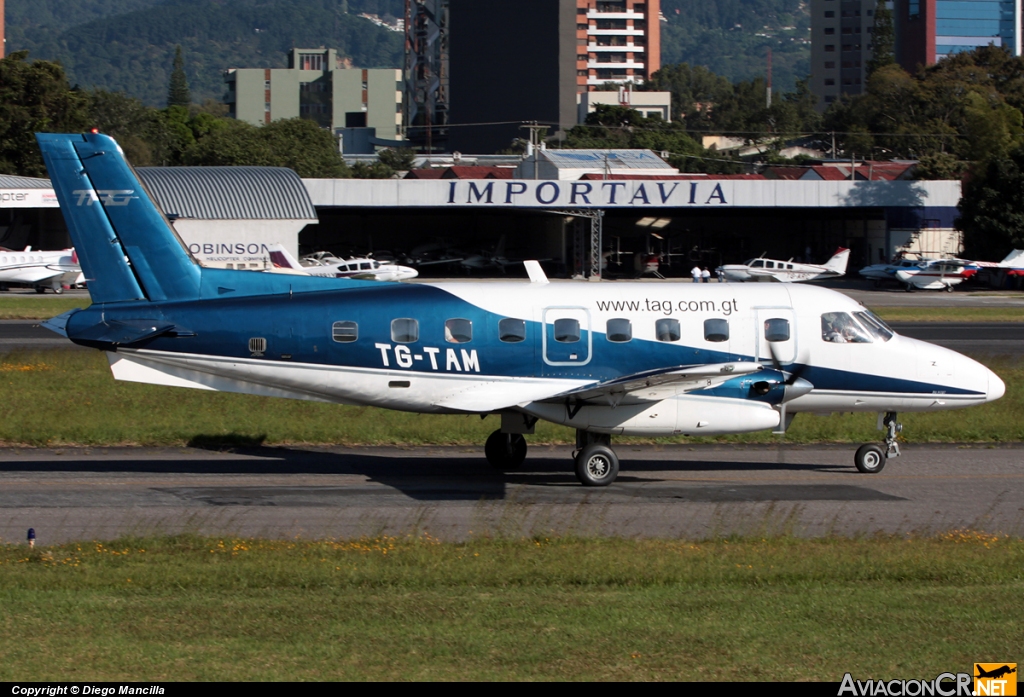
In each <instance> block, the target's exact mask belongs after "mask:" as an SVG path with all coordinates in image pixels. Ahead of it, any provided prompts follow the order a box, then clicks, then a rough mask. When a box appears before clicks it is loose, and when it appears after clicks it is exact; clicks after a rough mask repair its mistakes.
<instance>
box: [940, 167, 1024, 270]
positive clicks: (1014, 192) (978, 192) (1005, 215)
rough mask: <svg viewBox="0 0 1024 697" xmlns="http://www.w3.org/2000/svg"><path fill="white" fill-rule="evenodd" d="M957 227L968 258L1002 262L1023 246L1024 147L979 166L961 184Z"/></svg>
mask: <svg viewBox="0 0 1024 697" xmlns="http://www.w3.org/2000/svg"><path fill="white" fill-rule="evenodd" d="M959 208H960V217H959V218H957V219H956V223H955V224H956V227H957V229H959V230H962V231H963V233H964V247H965V251H964V253H965V254H966V255H967V256H968V257H969V258H971V259H1001V258H1002V257H1003V256H1005V255H1006V253H1007V252H1008V251H1009V250H1011V249H1020V248H1021V247H1024V147H1017V148H1015V149H1014V150H1012V151H1011V152H1010V153H1009V155H1008V156H1007V157H1005V158H995V159H992V160H989V161H988V162H986V163H984V164H982V165H979V166H978V168H976V170H975V171H974V172H973V173H972V175H971V176H969V177H967V179H966V180H965V181H964V184H963V198H961V199H960V206H959Z"/></svg>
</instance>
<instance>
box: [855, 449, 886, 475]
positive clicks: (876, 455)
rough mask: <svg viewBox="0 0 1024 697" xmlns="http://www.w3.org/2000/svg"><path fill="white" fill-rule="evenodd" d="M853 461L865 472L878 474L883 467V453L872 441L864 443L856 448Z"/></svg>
mask: <svg viewBox="0 0 1024 697" xmlns="http://www.w3.org/2000/svg"><path fill="white" fill-rule="evenodd" d="M853 463H854V464H855V465H857V469H859V470H860V471H861V472H863V473H865V474H878V473H879V472H881V471H882V468H883V467H885V453H884V452H883V451H882V449H881V448H880V447H878V446H877V445H875V444H874V443H866V444H865V445H862V446H860V447H859V448H857V454H856V455H854V456H853Z"/></svg>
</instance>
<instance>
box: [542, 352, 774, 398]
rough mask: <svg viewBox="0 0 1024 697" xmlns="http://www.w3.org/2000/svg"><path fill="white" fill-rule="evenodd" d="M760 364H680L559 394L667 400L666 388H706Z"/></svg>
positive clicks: (754, 369) (684, 389) (582, 396)
mask: <svg viewBox="0 0 1024 697" xmlns="http://www.w3.org/2000/svg"><path fill="white" fill-rule="evenodd" d="M763 369H764V366H762V365H761V364H760V363H743V362H741V363H710V364H704V365H690V366H676V367H674V368H664V369H659V370H650V371H646V372H643V373H635V374H633V375H626V376H624V377H621V378H615V379H614V380H608V381H607V382H602V383H599V384H597V385H588V386H585V387H581V388H579V389H576V390H571V391H569V392H563V393H561V394H559V395H557V396H556V397H557V398H559V399H561V398H566V397H574V398H576V399H577V400H579V401H593V400H603V401H607V402H608V403H609V404H612V405H615V404H619V403H621V402H622V401H623V399H624V398H625V397H627V396H628V397H630V398H631V399H630V400H629V401H658V400H662V399H665V398H666V396H669V395H667V394H666V391H665V389H662V388H670V389H671V391H672V392H689V391H690V390H703V389H707V388H709V387H715V386H717V385H720V384H722V383H723V382H726V381H727V380H731V379H732V378H734V377H736V376H738V375H748V374H750V373H756V372H758V371H760V370H763Z"/></svg>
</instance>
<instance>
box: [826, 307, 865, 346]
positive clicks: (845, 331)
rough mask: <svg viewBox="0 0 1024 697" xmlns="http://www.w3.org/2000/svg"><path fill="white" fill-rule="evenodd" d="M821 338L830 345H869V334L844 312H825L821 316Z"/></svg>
mask: <svg viewBox="0 0 1024 697" xmlns="http://www.w3.org/2000/svg"><path fill="white" fill-rule="evenodd" d="M821 338H822V339H824V340H825V341H827V342H829V343H832V344H870V343H871V342H872V338H871V334H869V333H868V332H866V331H864V328H863V327H861V326H860V324H859V323H858V322H857V320H855V319H854V318H853V317H851V316H850V315H849V314H847V313H845V312H826V313H825V314H823V315H822V316H821Z"/></svg>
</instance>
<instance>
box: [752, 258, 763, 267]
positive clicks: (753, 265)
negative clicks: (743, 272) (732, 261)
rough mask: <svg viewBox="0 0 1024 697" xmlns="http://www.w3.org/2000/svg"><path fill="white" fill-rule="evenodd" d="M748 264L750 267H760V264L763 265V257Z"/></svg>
mask: <svg viewBox="0 0 1024 697" xmlns="http://www.w3.org/2000/svg"><path fill="white" fill-rule="evenodd" d="M749 266H750V268H752V269H760V268H761V267H762V266H764V259H754V260H753V261H752V262H750V264H749Z"/></svg>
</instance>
